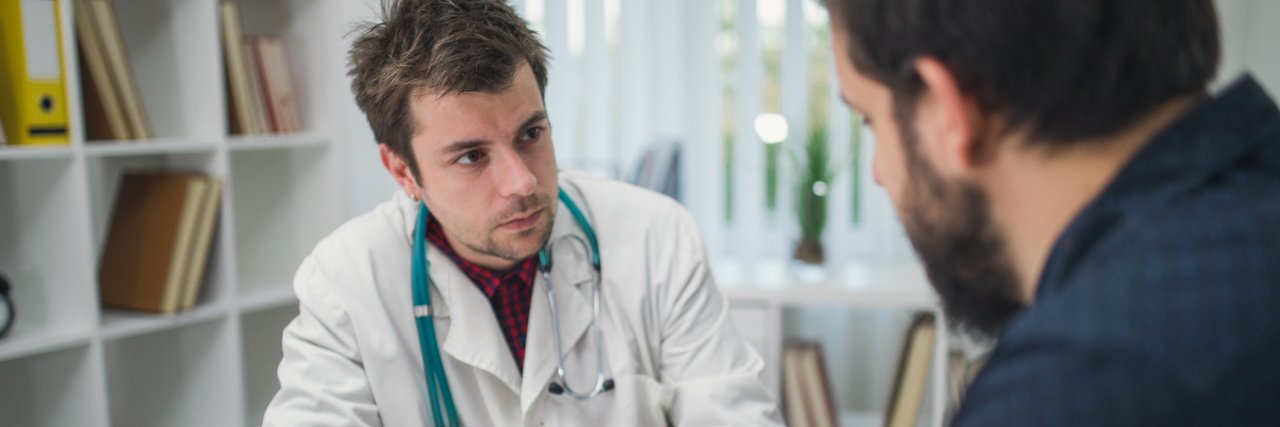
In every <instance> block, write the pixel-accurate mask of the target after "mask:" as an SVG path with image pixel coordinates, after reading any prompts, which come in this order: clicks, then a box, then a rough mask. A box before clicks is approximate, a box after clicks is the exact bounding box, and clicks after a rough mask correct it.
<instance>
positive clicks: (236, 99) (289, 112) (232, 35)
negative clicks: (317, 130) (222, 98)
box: [218, 1, 302, 135]
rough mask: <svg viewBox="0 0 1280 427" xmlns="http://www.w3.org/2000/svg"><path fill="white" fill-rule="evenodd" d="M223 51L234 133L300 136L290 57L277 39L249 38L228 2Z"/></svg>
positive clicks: (224, 5) (233, 4) (222, 13)
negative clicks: (294, 134) (297, 134)
mask: <svg viewBox="0 0 1280 427" xmlns="http://www.w3.org/2000/svg"><path fill="white" fill-rule="evenodd" d="M218 11H219V15H220V17H221V19H222V45H223V56H224V59H225V61H223V62H224V63H225V64H226V76H227V95H228V96H227V99H228V102H227V108H228V111H227V113H228V117H230V125H231V129H230V132H231V133H232V134H238V135H255V134H265V133H287V132H297V131H299V130H301V129H302V124H301V117H300V115H299V113H298V105H297V100H296V95H295V92H294V88H293V79H292V77H291V75H292V74H291V72H290V67H289V54H288V52H287V51H286V49H285V43H284V39H283V38H280V37H278V36H262V35H256V36H248V37H246V36H245V35H244V32H243V30H242V29H241V26H240V6H239V5H238V4H237V3H236V2H234V1H223V2H221V3H220V4H219V6H218Z"/></svg>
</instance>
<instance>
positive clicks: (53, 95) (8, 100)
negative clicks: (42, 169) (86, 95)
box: [0, 0, 71, 145]
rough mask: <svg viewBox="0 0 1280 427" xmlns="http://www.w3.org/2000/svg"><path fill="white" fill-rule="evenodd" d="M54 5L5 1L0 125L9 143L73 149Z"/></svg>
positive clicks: (39, 0) (0, 15)
mask: <svg viewBox="0 0 1280 427" xmlns="http://www.w3.org/2000/svg"><path fill="white" fill-rule="evenodd" d="M61 13H62V11H61V7H59V5H58V2H55V1H53V0H27V1H3V2H0V121H4V123H5V131H6V133H5V139H6V140H7V141H8V143H9V144H14V145H25V144H68V143H70V142H71V139H70V133H69V132H68V130H67V129H68V124H67V123H68V122H67V95H66V91H65V89H64V85H63V80H64V79H65V78H66V77H65V73H64V71H63V65H62V38H61V35H60V34H61V32H60V31H58V22H59V20H58V17H59V15H60V14H61Z"/></svg>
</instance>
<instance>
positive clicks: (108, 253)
mask: <svg viewBox="0 0 1280 427" xmlns="http://www.w3.org/2000/svg"><path fill="white" fill-rule="evenodd" d="M208 188H209V178H208V177H205V176H203V175H200V174H191V173H177V172H152V173H127V174H125V175H124V176H123V177H122V178H121V180H120V187H119V190H118V191H117V195H116V201H115V208H114V209H113V213H112V217H111V227H110V229H109V230H108V234H107V241H106V244H105V246H104V248H103V251H102V260H101V263H100V266H99V269H98V284H99V295H100V298H101V299H102V304H103V305H104V306H106V307H112V308H120V309H126V310H135V311H144V312H151V313H165V314H170V313H174V312H176V311H177V309H178V306H179V303H180V302H181V301H180V298H181V297H182V294H181V293H182V285H183V284H184V283H185V280H186V277H187V276H186V269H187V268H188V264H189V260H190V253H191V250H192V241H193V239H194V237H195V234H196V225H197V221H196V220H197V216H198V214H199V213H200V204H201V203H202V202H204V200H205V194H206V191H207V190H208Z"/></svg>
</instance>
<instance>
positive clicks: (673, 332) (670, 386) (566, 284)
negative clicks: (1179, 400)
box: [264, 171, 781, 427]
mask: <svg viewBox="0 0 1280 427" xmlns="http://www.w3.org/2000/svg"><path fill="white" fill-rule="evenodd" d="M560 186H561V188H562V189H564V190H565V192H566V193H567V194H568V195H569V196H570V197H571V198H572V199H573V200H574V201H575V203H577V205H578V206H579V207H580V208H581V209H582V211H583V214H584V215H585V216H586V217H587V219H588V221H590V223H591V225H592V227H593V228H594V229H595V232H596V234H597V236H598V238H599V245H600V256H601V266H602V271H603V284H602V286H601V296H600V301H601V309H600V323H601V327H602V328H603V329H602V333H603V340H604V344H603V345H604V358H605V365H606V372H607V373H609V374H610V376H611V377H612V378H613V379H614V382H615V383H616V387H615V388H614V389H613V390H612V391H608V392H604V393H602V394H601V395H599V396H597V397H595V398H593V399H590V400H587V401H577V400H573V399H571V398H569V397H566V396H558V395H553V394H550V393H549V392H548V391H547V387H548V385H549V384H550V382H551V380H552V379H553V378H554V376H555V369H556V356H555V348H554V347H553V342H552V341H551V340H552V339H553V338H552V337H553V332H552V329H551V319H550V315H551V310H550V308H549V306H548V303H547V295H546V289H547V288H546V287H547V283H546V282H545V281H544V280H543V279H542V277H541V276H540V275H539V277H538V278H537V280H536V281H535V283H534V289H533V300H532V305H531V307H530V314H529V325H528V332H527V341H526V342H527V345H526V350H525V360H524V372H523V375H521V372H520V370H518V369H517V368H516V365H515V361H514V359H513V357H512V355H511V351H510V350H509V348H508V346H507V344H506V341H505V340H504V338H503V336H502V333H501V331H500V329H499V327H498V323H497V320H496V319H495V317H494V314H493V309H492V308H491V307H490V305H489V301H488V300H487V299H486V298H485V296H484V294H483V293H481V292H480V290H479V289H478V288H477V287H476V286H475V284H473V283H472V282H471V280H470V279H469V278H467V276H466V275H465V274H463V273H462V272H461V271H460V270H459V269H458V268H457V266H456V265H455V264H454V263H453V262H452V261H450V260H449V258H448V257H447V256H445V255H444V254H442V253H441V252H440V251H439V250H438V249H436V248H434V247H432V248H429V249H428V251H427V259H428V260H429V261H430V262H431V272H430V274H431V279H432V282H433V283H432V284H433V286H432V287H431V301H432V305H433V310H434V314H435V328H436V334H437V337H438V339H439V342H440V349H441V350H440V351H441V357H442V359H443V364H444V367H445V371H446V375H447V376H448V381H449V386H450V388H451V389H452V391H453V398H454V402H455V403H456V405H457V409H458V415H459V417H460V418H461V420H462V422H463V424H464V425H467V426H472V427H477V426H544V425H545V426H611V427H612V426H628V425H636V426H656V425H668V424H670V425H677V426H699V427H701V426H714V425H733V426H761V425H768V426H780V425H781V420H780V417H779V415H778V411H777V405H776V404H775V401H774V399H773V397H772V396H771V395H770V393H769V392H767V391H766V389H765V387H764V386H763V385H762V384H761V382H760V379H759V378H760V372H761V370H762V369H763V367H764V363H763V361H762V360H761V358H760V356H759V355H758V354H757V353H756V352H755V351H754V350H752V349H751V348H750V347H749V346H748V345H747V344H746V342H744V341H743V340H742V338H740V337H739V336H738V333H737V332H735V331H734V328H733V325H732V324H731V323H730V322H729V319H728V311H729V310H728V304H727V302H726V301H725V300H724V299H723V298H721V296H720V294H719V292H717V290H716V287H715V282H714V280H713V279H712V277H711V272H710V270H709V269H708V265H707V256H706V251H705V248H704V246H703V243H702V239H701V236H700V235H699V234H698V230H697V227H696V225H695V223H694V221H693V219H692V218H691V217H690V216H689V214H688V213H687V212H686V211H685V210H684V209H683V208H682V207H681V206H680V205H679V204H677V203H676V202H675V201H673V200H671V199H669V198H667V197H664V196H661V195H658V194H656V193H653V192H650V191H647V190H643V189H639V188H637V187H633V186H629V185H626V184H622V183H618V182H614V181H608V180H604V179H598V178H594V177H591V176H588V175H585V174H582V173H579V172H572V171H561V172H560ZM417 215H418V208H417V204H416V202H414V201H412V200H410V199H409V198H408V197H405V196H404V195H403V194H400V193H397V194H396V195H395V196H394V197H393V199H392V200H391V201H389V202H386V203H383V204H381V205H379V206H378V207H377V208H376V209H374V210H373V212H370V213H368V214H365V215H363V216H361V217H358V218H356V219H353V220H351V221H350V222H348V223H346V224H345V225H343V226H342V227H340V228H338V230H336V231H334V232H333V234H331V235H330V236H329V237H327V238H325V239H324V240H322V241H321V242H320V243H319V244H318V245H317V246H316V248H315V250H314V252H312V254H311V255H310V256H308V257H307V258H306V259H305V260H304V261H303V262H302V266H301V267H300V268H299V269H298V273H297V276H296V277H295V278H294V291H295V292H296V293H297V295H298V300H299V305H300V314H299V315H298V317H297V318H296V319H294V320H293V322H292V323H290V324H289V326H288V327H287V328H285V331H284V340H283V341H284V360H283V361H281V363H280V368H279V376H280V385H281V389H280V391H279V393H277V394H276V396H275V399H274V400H272V401H271V405H270V407H268V409H267V412H266V416H265V422H264V425H267V426H380V425H386V426H415V427H416V426H427V425H430V422H431V415H430V413H429V411H430V409H429V406H428V405H427V404H426V403H425V400H424V396H425V395H426V393H427V388H426V380H425V376H424V373H423V365H422V352H421V350H420V348H419V343H418V335H417V330H416V326H415V323H414V315H413V309H412V306H413V302H412V301H413V299H412V296H411V289H410V286H411V285H410V279H409V268H410V248H411V244H412V232H413V228H414V220H415V219H416V218H417ZM566 233H575V234H579V235H581V234H582V231H581V229H580V228H579V227H578V225H577V223H576V222H575V220H574V219H573V216H572V215H571V214H570V213H569V211H568V209H566V208H565V206H564V204H563V203H561V204H560V205H559V207H558V208H557V210H556V217H555V224H554V226H553V229H552V239H553V240H554V239H555V238H557V237H559V236H561V235H564V234H566ZM552 257H553V258H552V259H553V261H552V262H553V264H552V274H551V277H552V281H553V282H554V285H553V286H554V289H555V295H556V302H557V304H558V306H559V316H560V328H561V334H562V339H563V341H562V343H563V345H564V349H565V350H564V351H565V361H564V364H565V370H566V375H567V376H568V378H569V385H570V386H571V387H572V388H573V389H574V390H575V391H580V392H586V391H589V390H591V387H592V386H593V385H594V384H595V379H596V362H595V358H596V353H595V351H596V346H597V345H599V344H598V343H596V342H594V341H595V339H594V338H593V336H592V334H591V333H590V325H591V323H592V315H591V285H590V278H591V267H590V264H589V260H588V259H587V258H586V257H585V256H584V251H583V250H582V249H580V247H578V246H576V243H572V241H571V240H569V239H566V240H565V241H564V242H563V243H561V244H560V245H558V246H557V247H556V248H555V250H554V252H553V254H552Z"/></svg>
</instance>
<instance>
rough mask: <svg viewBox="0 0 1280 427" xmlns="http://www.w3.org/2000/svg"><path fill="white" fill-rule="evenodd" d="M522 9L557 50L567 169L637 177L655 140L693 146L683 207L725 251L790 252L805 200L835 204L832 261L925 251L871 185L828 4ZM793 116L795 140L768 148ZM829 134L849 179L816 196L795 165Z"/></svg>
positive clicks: (523, 4) (612, 1)
mask: <svg viewBox="0 0 1280 427" xmlns="http://www.w3.org/2000/svg"><path fill="white" fill-rule="evenodd" d="M511 4H512V5H513V6H514V7H515V8H516V10H517V11H518V12H519V13H521V14H522V16H524V17H525V19H526V20H528V21H529V22H530V23H531V26H532V27H533V28H534V29H535V30H536V31H538V32H539V34H540V35H541V37H542V40H543V43H544V44H545V45H546V46H547V47H548V48H549V50H550V54H551V60H550V70H549V73H550V78H549V79H550V82H549V83H548V87H547V94H546V100H547V110H548V114H549V116H550V117H551V121H552V134H553V138H554V140H555V144H556V157H557V161H558V162H559V165H560V166H561V167H565V168H574V169H582V170H585V171H587V172H590V173H593V174H596V175H600V176H604V177H609V178H615V179H626V178H627V177H628V176H629V175H630V174H632V173H634V171H635V169H636V167H637V164H638V162H639V159H640V157H641V155H642V153H643V152H644V150H645V149H646V148H647V147H649V146H650V145H651V144H659V143H670V142H678V143H680V144H681V146H682V153H681V168H680V175H681V181H680V186H681V202H682V203H684V205H685V206H686V207H687V208H688V209H689V211H690V212H691V213H692V214H693V215H694V217H695V218H696V219H697V221H698V225H699V227H700V229H701V231H702V233H703V235H704V236H705V238H706V241H707V246H708V250H709V251H710V253H711V254H712V256H713V257H715V258H731V259H736V260H740V261H744V262H752V261H755V260H762V259H770V260H775V259H776V260H782V259H786V258H789V257H790V256H791V253H792V249H793V248H794V245H795V244H796V240H797V239H798V238H799V226H798V221H797V219H796V202H795V201H796V197H797V194H796V193H797V192H798V191H815V192H818V193H823V194H824V195H825V197H826V212H827V222H826V224H827V226H826V231H825V233H824V235H823V236H824V237H823V241H824V245H825V247H826V251H827V259H828V264H833V263H841V262H845V261H848V260H851V259H859V258H861V259H867V260H871V261H902V260H904V259H906V258H910V257H911V256H912V255H911V254H910V249H909V246H908V245H907V243H906V241H905V239H904V238H903V236H902V234H903V233H902V227H901V224H900V223H899V222H898V220H897V218H896V215H895V214H894V212H893V210H892V206H891V205H890V203H889V201H888V199H887V197H885V195H884V193H883V191H881V190H880V189H879V188H878V187H876V186H875V184H874V183H873V182H872V180H871V176H870V172H869V170H870V167H869V165H870V159H871V154H872V152H873V151H872V148H873V147H872V146H873V137H872V135H871V134H870V132H869V131H867V130H866V129H863V128H862V127H861V126H858V121H860V119H858V118H856V117H855V116H854V114H853V113H852V112H851V111H849V109H848V108H847V107H845V106H844V105H843V104H842V103H841V102H840V98H839V95H838V89H837V85H836V82H835V70H834V65H833V63H832V62H831V61H832V54H831V47H830V40H829V33H828V28H827V22H828V21H827V15H826V11H825V9H824V8H823V7H822V6H821V5H819V4H817V2H816V1H815V0H645V1H641V0H514V1H512V2H511ZM762 115H776V116H772V117H766V118H763V119H762V118H761V116H762ZM779 116H780V118H782V119H784V120H782V122H785V124H786V125H785V128H786V130H785V133H784V134H783V135H785V137H784V138H782V140H781V141H779V142H772V141H770V142H765V141H763V140H762V138H761V135H762V132H765V133H766V134H767V133H768V132H777V131H779V130H780V129H779V128H778V122H779V121H778V120H768V119H777V118H778V117H779ZM762 126H763V127H762ZM815 137H818V138H826V142H827V144H826V147H827V149H826V151H827V152H826V156H825V157H826V158H825V159H823V160H824V161H828V162H830V163H831V165H832V166H833V167H834V171H835V174H834V175H833V179H831V180H830V181H831V182H822V183H821V184H820V185H819V184H816V183H815V185H813V186H812V187H806V188H801V187H799V186H798V185H797V184H798V182H799V181H798V180H797V172H798V171H797V170H796V167H795V165H796V163H795V161H796V160H804V145H805V143H806V142H807V141H808V140H809V138H815Z"/></svg>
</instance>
